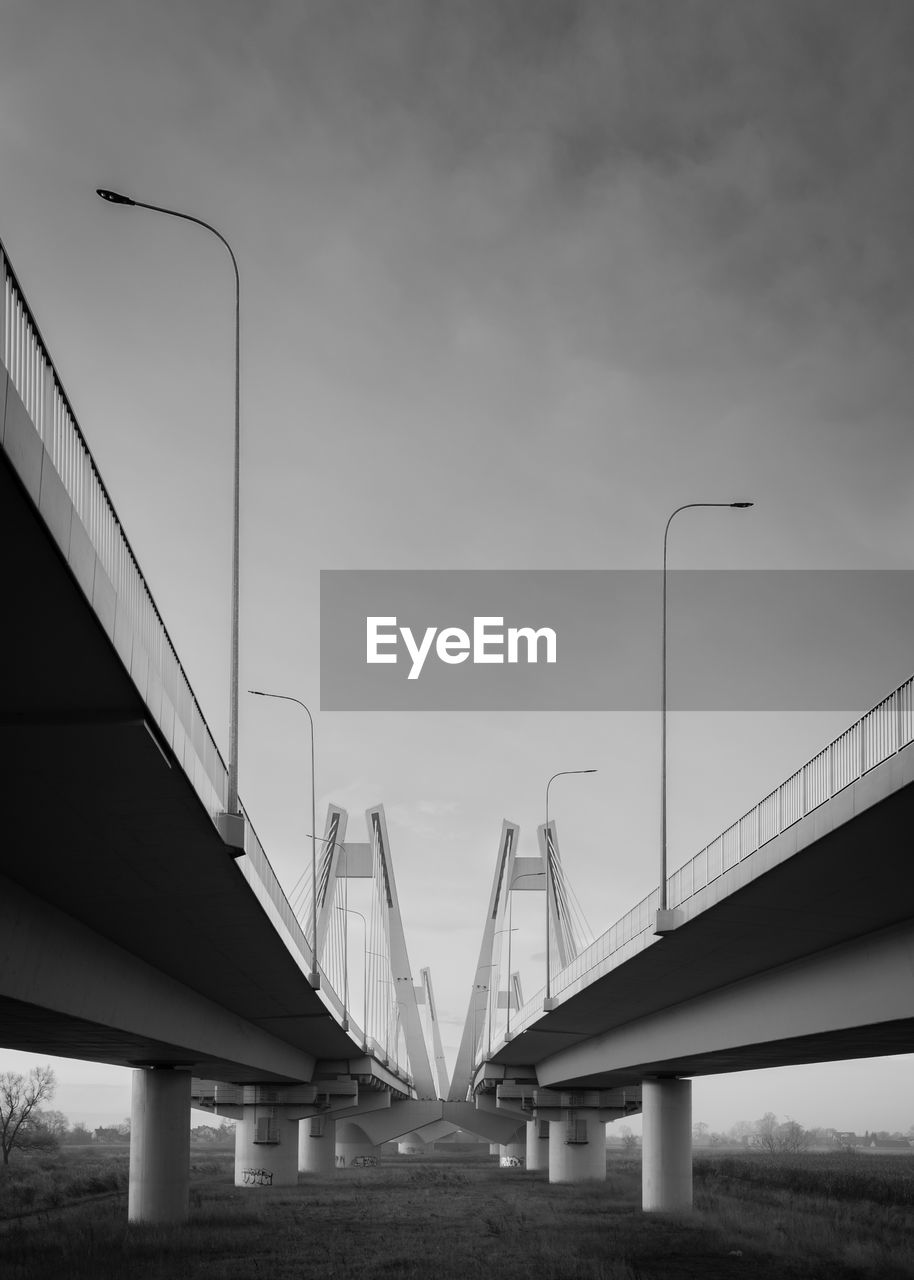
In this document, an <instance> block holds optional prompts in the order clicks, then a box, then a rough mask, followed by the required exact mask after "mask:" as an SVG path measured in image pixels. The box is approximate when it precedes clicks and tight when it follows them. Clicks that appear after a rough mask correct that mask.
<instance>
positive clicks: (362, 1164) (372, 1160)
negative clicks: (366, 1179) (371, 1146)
mask: <svg viewBox="0 0 914 1280" xmlns="http://www.w3.org/2000/svg"><path fill="white" fill-rule="evenodd" d="M377 1163H378V1157H377V1156H353V1157H352V1161H351V1162H350V1166H349V1167H350V1168H351V1169H373V1168H374V1167H375V1165H376V1164H377Z"/></svg>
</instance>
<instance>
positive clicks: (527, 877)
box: [505, 871, 546, 1040]
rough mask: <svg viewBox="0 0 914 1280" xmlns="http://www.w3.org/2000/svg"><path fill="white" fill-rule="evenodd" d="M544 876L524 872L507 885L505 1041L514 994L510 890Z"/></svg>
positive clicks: (512, 907) (509, 1024) (509, 1031)
mask: <svg viewBox="0 0 914 1280" xmlns="http://www.w3.org/2000/svg"><path fill="white" fill-rule="evenodd" d="M544 875H546V873H545V871H524V872H522V874H521V875H519V876H513V877H512V879H511V883H510V884H509V885H508V1011H507V1013H506V1014H505V1040H510V1039H511V997H512V996H513V994H514V988H513V985H512V983H513V979H512V976H511V934H512V933H515V932H516V930H515V929H514V928H513V921H514V899H513V898H512V897H511V890H512V889H513V888H514V886H515V885H516V884H519V883H520V881H521V880H538V879H539V878H540V876H544Z"/></svg>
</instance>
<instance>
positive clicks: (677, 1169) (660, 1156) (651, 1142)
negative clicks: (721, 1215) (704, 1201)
mask: <svg viewBox="0 0 914 1280" xmlns="http://www.w3.org/2000/svg"><path fill="white" fill-rule="evenodd" d="M641 1100H642V1109H643V1113H644V1124H643V1137H642V1140H641V1207H642V1209H644V1210H645V1212H658V1213H681V1212H682V1211H683V1210H688V1209H691V1208H692V1082H691V1080H645V1081H644V1083H643V1085H642V1093H641Z"/></svg>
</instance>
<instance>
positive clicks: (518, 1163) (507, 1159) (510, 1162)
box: [500, 1156, 524, 1169]
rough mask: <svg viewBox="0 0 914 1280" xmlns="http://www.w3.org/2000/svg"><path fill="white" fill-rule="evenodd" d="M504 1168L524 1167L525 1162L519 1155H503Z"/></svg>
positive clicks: (502, 1165) (502, 1163) (501, 1162)
mask: <svg viewBox="0 0 914 1280" xmlns="http://www.w3.org/2000/svg"><path fill="white" fill-rule="evenodd" d="M500 1164H501V1167H502V1169H523V1167H524V1162H523V1160H521V1159H519V1158H518V1157H517V1156H502V1158H501V1161H500Z"/></svg>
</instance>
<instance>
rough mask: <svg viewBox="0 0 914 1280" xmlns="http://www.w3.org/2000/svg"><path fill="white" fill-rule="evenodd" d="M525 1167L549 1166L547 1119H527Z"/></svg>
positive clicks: (545, 1167)
mask: <svg viewBox="0 0 914 1280" xmlns="http://www.w3.org/2000/svg"><path fill="white" fill-rule="evenodd" d="M527 1168H528V1169H548V1168H549V1121H548V1120H528V1121H527Z"/></svg>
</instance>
